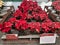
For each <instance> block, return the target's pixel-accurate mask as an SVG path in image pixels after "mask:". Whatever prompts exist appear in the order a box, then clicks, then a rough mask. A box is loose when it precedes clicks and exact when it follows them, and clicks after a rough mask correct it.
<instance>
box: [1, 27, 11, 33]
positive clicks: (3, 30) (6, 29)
mask: <svg viewBox="0 0 60 45" xmlns="http://www.w3.org/2000/svg"><path fill="white" fill-rule="evenodd" d="M10 30H11V28H10V27H5V28H3V29H2V32H4V33H7V32H9V31H10Z"/></svg>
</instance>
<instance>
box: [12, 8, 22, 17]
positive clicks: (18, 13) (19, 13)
mask: <svg viewBox="0 0 60 45" xmlns="http://www.w3.org/2000/svg"><path fill="white" fill-rule="evenodd" d="M21 15H22V12H21V11H20V10H19V9H18V10H16V12H15V13H14V14H13V16H14V17H18V16H21Z"/></svg>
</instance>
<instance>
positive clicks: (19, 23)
mask: <svg viewBox="0 0 60 45" xmlns="http://www.w3.org/2000/svg"><path fill="white" fill-rule="evenodd" d="M15 27H16V29H18V30H20V29H23V30H26V29H27V28H28V24H27V22H26V21H25V20H22V19H21V20H17V21H16V23H15Z"/></svg>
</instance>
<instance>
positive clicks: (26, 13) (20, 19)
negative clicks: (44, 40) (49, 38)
mask: <svg viewBox="0 0 60 45" xmlns="http://www.w3.org/2000/svg"><path fill="white" fill-rule="evenodd" d="M53 5H54V6H56V5H57V3H53ZM33 18H34V19H35V20H33V21H31V22H28V21H27V20H28V19H33ZM36 20H40V21H38V22H37V21H36ZM12 27H14V29H16V30H17V31H26V30H30V31H31V32H37V33H41V31H42V32H44V33H49V32H55V30H57V29H60V22H53V21H52V20H50V18H49V17H48V14H47V13H46V12H45V11H44V10H42V8H41V7H40V6H38V4H37V2H36V1H32V0H29V1H28V0H23V2H22V3H21V5H20V6H18V9H17V10H16V11H15V12H14V13H13V15H12V17H11V18H9V19H8V21H6V22H4V23H3V24H0V31H2V32H5V33H7V32H9V31H11V29H12Z"/></svg>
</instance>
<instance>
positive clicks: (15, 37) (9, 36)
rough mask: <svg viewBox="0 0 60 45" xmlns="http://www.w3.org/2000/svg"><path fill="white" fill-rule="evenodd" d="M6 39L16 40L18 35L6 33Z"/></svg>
mask: <svg viewBox="0 0 60 45" xmlns="http://www.w3.org/2000/svg"><path fill="white" fill-rule="evenodd" d="M6 39H8V40H16V39H18V35H17V34H6Z"/></svg>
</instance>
